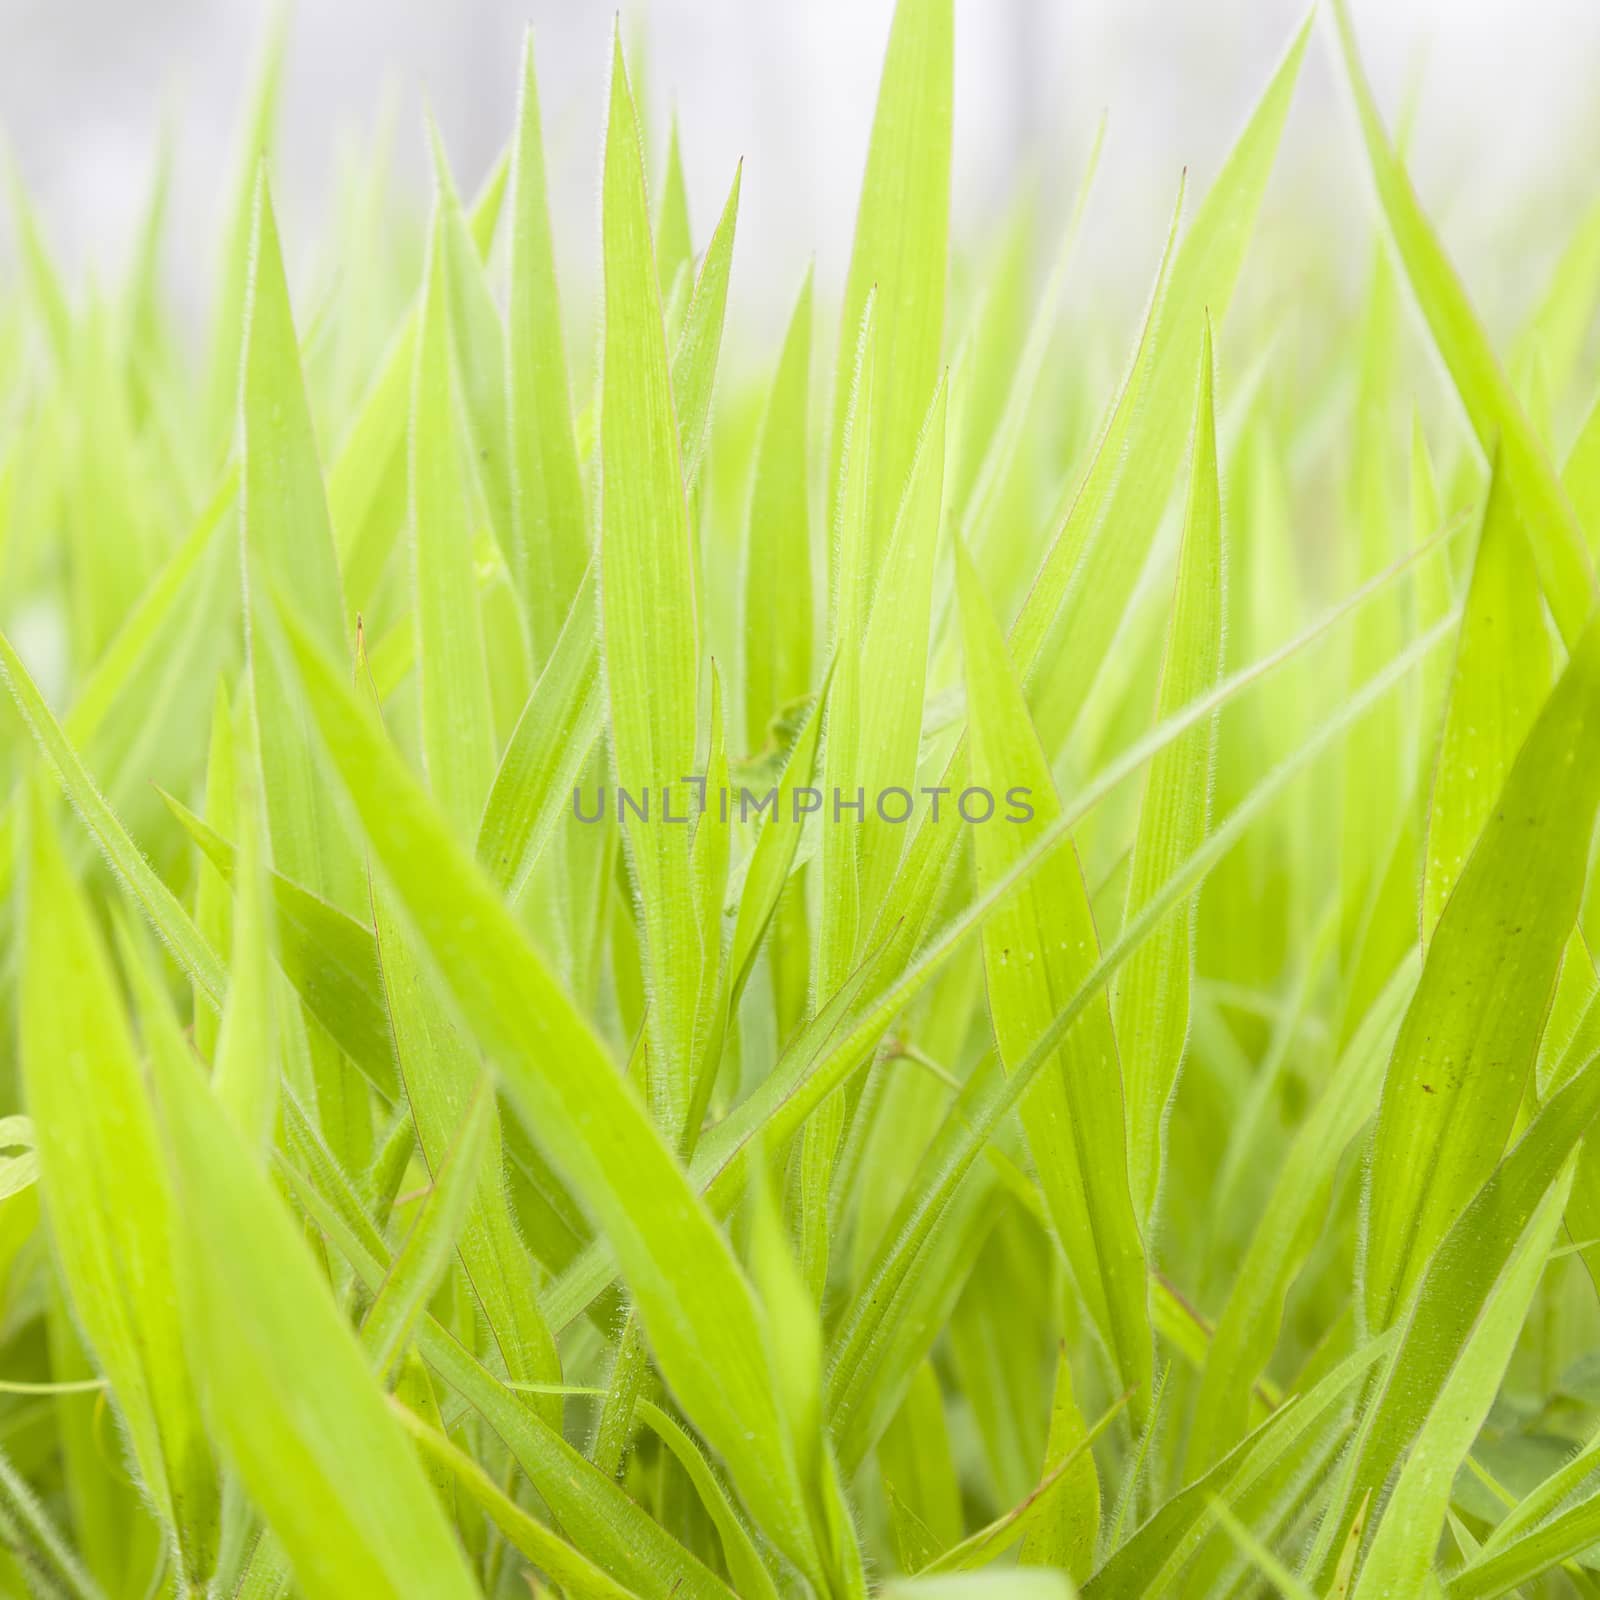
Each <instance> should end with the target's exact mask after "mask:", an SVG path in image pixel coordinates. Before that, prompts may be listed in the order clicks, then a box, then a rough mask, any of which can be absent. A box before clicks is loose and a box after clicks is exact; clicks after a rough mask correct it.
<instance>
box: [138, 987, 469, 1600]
mask: <svg viewBox="0 0 1600 1600" xmlns="http://www.w3.org/2000/svg"><path fill="white" fill-rule="evenodd" d="M146 1020H147V1024H148V1023H149V1022H150V1021H151V1020H152V1019H151V1018H149V1017H147V1019H146ZM151 1064H152V1070H153V1073H154V1078H155V1093H156V1098H157V1106H158V1109H159V1112H160V1118H161V1123H162V1127H163V1129H164V1132H165V1135H166V1140H165V1142H166V1149H167V1160H168V1164H169V1169H170V1171H171V1174H172V1180H173V1184H174V1187H175V1190H176V1193H177V1195H178V1197H179V1200H180V1204H181V1212H180V1214H181V1217H182V1219H183V1220H182V1236H183V1250H182V1257H181V1259H182V1262H183V1269H184V1272H183V1281H182V1288H183V1291H184V1294H183V1306H184V1319H185V1327H186V1332H187V1334H188V1336H189V1339H190V1345H189V1348H190V1349H191V1351H192V1352H193V1353H194V1357H195V1360H196V1364H197V1365H198V1366H199V1367H200V1369H201V1370H202V1371H203V1372H204V1373H205V1376H206V1388H207V1394H208V1403H209V1407H210V1414H211V1416H212V1418H213V1421H214V1423H215V1425H216V1426H217V1427H218V1429H219V1431H220V1433H221V1434H222V1437H223V1438H224V1439H225V1440H226V1442H227V1450H228V1456H229V1459H230V1461H231V1462H232V1464H233V1466H234V1467H235V1469H236V1470H237V1471H238V1473H239V1475H240V1478H241V1480H242V1482H243V1484H244V1486H245V1488H246V1490H247V1491H248V1493H249V1495H250V1498H251V1500H252V1501H253V1502H254V1503H255V1504H256V1505H257V1506H258V1507H259V1508H260V1509H261V1511H262V1513H263V1514H264V1515H265V1517H266V1520H267V1522H268V1524H269V1526H271V1528H272V1529H273V1531H274V1532H275V1533H276V1534H277V1536H278V1537H279V1538H280V1539H281V1540H282V1541H283V1545H284V1548H285V1549H286V1550H287V1552H288V1554H289V1557H290V1560H291V1561H292V1563H293V1565H294V1570H295V1578H296V1581H297V1583H298V1585H299V1587H300V1588H301V1589H302V1590H303V1591H304V1592H305V1593H306V1594H307V1596H311V1597H316V1596H327V1597H329V1600H332V1597H333V1596H335V1595H351V1594H363V1595H373V1596H388V1595H393V1596H395V1597H397V1600H398V1597H399V1596H401V1595H404V1594H414V1593H417V1592H418V1591H419V1590H421V1591H422V1592H426V1593H428V1594H437V1595H440V1596H461V1597H463V1600H466V1597H469V1596H475V1595H476V1594H477V1592H478V1591H477V1586H476V1585H475V1584H474V1583H473V1581H472V1579H471V1577H470V1575H469V1573H468V1570H467V1566H466V1562H465V1559H464V1557H463V1555H462V1552H461V1550H460V1547H459V1545H458V1544H457V1543H456V1540H455V1536H454V1533H453V1531H452V1529H451V1528H450V1527H449V1525H448V1523H447V1522H446V1520H445V1517H444V1515H443V1512H442V1511H441V1509H440V1506H439V1503H438V1501H437V1500H436V1499H435V1498H434V1495H433V1492H432V1490H431V1489H430V1488H429V1486H428V1483H427V1480H426V1478H425V1477H424V1475H423V1473H422V1469H421V1467H420V1465H419V1464H418V1462H417V1459H416V1456H415V1455H414V1454H413V1453H412V1452H411V1450H410V1449H409V1447H408V1446H407V1444H406V1441H405V1436H404V1434H403V1433H402V1432H401V1430H400V1429H399V1427H398V1426H397V1425H396V1423H395V1421H394V1419H393V1417H392V1416H391V1415H390V1414H389V1412H388V1409H387V1407H386V1405H385V1403H384V1399H383V1394H382V1390H381V1389H380V1387H379V1385H378V1382H377V1380H376V1378H375V1377H374V1376H373V1374H372V1372H371V1370H370V1369H369V1367H368V1363H367V1359H366V1357H365V1355H364V1354H363V1352H362V1349H361V1347H360V1345H359V1343H358V1342H357V1339H356V1336H355V1334H354V1332H353V1331H352V1330H351V1328H350V1326H349V1325H348V1323H347V1322H346V1321H345V1319H344V1315H343V1313H342V1312H341V1310H340V1308H339V1306H338V1304H337V1303H336V1301H335V1299H334V1297H333V1294H332V1291H331V1289H330V1286H329V1284H328V1282H327V1280H326V1278H325V1277H324V1276H323V1275H322V1273H321V1271H320V1270H319V1268H318V1266H317V1264H316V1262H315V1260H314V1258H313V1256H312V1254H311V1252H310V1251H309V1250H308V1249H307V1246H306V1240H305V1236H304V1234H303V1232H302V1230H301V1228H300V1227H299V1226H298V1224H297V1222H296V1220H295V1219H294V1218H293V1217H292V1216H291V1215H290V1213H289V1212H288V1211H287V1210H285V1208H284V1202H283V1200H282V1198H281V1197H280V1196H279V1194H278V1193H277V1192H276V1191H275V1189H274V1187H273V1185H272V1182H271V1179H270V1178H269V1176H268V1173H267V1171H266V1169H265V1168H264V1167H263V1166H262V1165H261V1164H260V1163H258V1162H257V1161H256V1160H255V1159H253V1158H252V1153H251V1152H250V1151H249V1150H248V1149H247V1148H246V1146H245V1145H244V1143H243V1141H242V1140H241V1138H240V1136H239V1134H238V1133H237V1132H236V1131H235V1130H234V1128H233V1127H232V1126H231V1124H230V1123H229V1122H228V1120H227V1118H226V1116H225V1115H224V1114H223V1112H222V1109H221V1107H220V1106H218V1104H217V1103H216V1101H215V1100H214V1099H213V1097H212V1095H211V1094H210V1092H209V1091H208V1089H207V1087H206V1084H205V1081H204V1079H203V1077H202V1076H201V1074H200V1072H199V1070H198V1065H197V1063H195V1062H194V1060H193V1059H192V1057H189V1056H188V1055H187V1052H186V1050H185V1048H184V1044H183V1040H182V1038H181V1036H180V1035H178V1033H177V1032H176V1024H175V1020H173V1019H170V1018H169V1019H168V1020H167V1022H166V1024H165V1026H164V1027H157V1028H156V1030H155V1037H154V1039H153V1040H152V1052H151Z"/></svg>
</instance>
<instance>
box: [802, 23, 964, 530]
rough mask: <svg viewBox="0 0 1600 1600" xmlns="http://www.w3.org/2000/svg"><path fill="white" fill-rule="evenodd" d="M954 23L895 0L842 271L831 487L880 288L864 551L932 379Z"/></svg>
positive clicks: (894, 491)
mask: <svg viewBox="0 0 1600 1600" xmlns="http://www.w3.org/2000/svg"><path fill="white" fill-rule="evenodd" d="M954 34H955V23H954V16H953V7H952V4H951V0H898V4H897V5H896V7H895V13H894V21H893V23H892V25H891V27H890V32H889V44H888V49H887V51H886V53H885V56H884V64H883V77H882V80H881V82H880V84H879V88H878V104H877V110H876V113H875V114H874V117H873V123H872V139H871V143H870V145H869V147H868V151H867V165H866V173H865V175H864V177H863V178H862V182H861V200H860V204H859V207H858V210H857V213H856V231H855V242H854V245H853V247H852V250H851V255H850V270H849V274H848V276H847V278H846V280H845V292H844V305H843V309H842V312H841V315H840V320H839V328H840V333H839V360H838V363H837V367H836V371H835V376H834V390H833V404H832V411H831V423H832V443H831V445H830V452H831V453H830V456H829V464H830V471H829V474H828V489H829V493H830V495H837V493H838V491H839V488H840V486H841V483H842V480H841V478H840V473H839V466H840V460H841V457H842V455H843V450H844V431H845V416H846V413H847V412H848V410H849V409H850V393H851V389H852V385H853V383H854V379H855V374H854V370H853V368H852V365H851V363H850V360H849V355H850V353H851V352H853V351H854V349H855V346H856V336H857V333H858V331H859V329H860V327H861V322H862V316H863V313H864V311H865V309H866V305H867V302H868V299H869V298H871V297H873V296H875V297H876V299H877V302H878V319H877V320H878V355H879V360H880V362H881V366H880V368H879V373H880V381H881V385H882V387H881V390H880V393H879V396H878V399H877V403H876V404H875V405H874V407H873V409H872V413H871V421H870V424H869V426H868V427H867V429H866V430H865V432H866V437H865V439H858V440H857V444H856V448H857V449H863V448H864V450H865V454H866V457H867V459H868V460H869V461H870V462H871V473H872V477H871V482H870V484H869V485H868V488H867V493H868V501H867V514H866V524H865V538H866V547H867V549H868V551H870V552H881V551H882V549H883V548H884V546H885V545H886V544H887V542H888V539H889V535H890V531H891V529H892V526H893V522H894V517H895V514H896V512H897V510H898V509H899V505H900V499H901V495H902V493H903V491H904V487H905V483H906V479H907V477H908V476H909V474H910V471H911V463H912V459H913V457H914V456H915V454H916V447H917V438H918V435H919V433H920V431H921V427H922V421H923V418H924V416H925V415H926V413H927V409H928V402H929V400H930V398H931V397H932V395H933V391H934V386H935V384H936V382H937V380H938V373H939V360H940V355H941V352H942V349H943V343H944V306H945V278H946V274H947V271H948V255H949V248H950V245H949V232H950V143H951V124H952V98H953V79H954V57H955V39H954ZM832 504H833V505H834V506H837V500H836V499H835V500H834V501H833V502H832ZM834 520H837V512H836V511H835V513H834Z"/></svg>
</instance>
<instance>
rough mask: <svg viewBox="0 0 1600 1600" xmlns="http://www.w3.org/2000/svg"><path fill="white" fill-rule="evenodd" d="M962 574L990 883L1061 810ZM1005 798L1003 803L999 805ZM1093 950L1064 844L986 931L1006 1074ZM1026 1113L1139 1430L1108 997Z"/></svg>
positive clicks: (1128, 1211)
mask: <svg viewBox="0 0 1600 1600" xmlns="http://www.w3.org/2000/svg"><path fill="white" fill-rule="evenodd" d="M957 581H958V586H959V588H960V592H961V618H962V632H963V638H964V642H965V655H966V664H967V702H968V705H969V707H970V708H971V724H972V779H973V785H974V787H975V788H976V789H977V790H978V791H979V792H980V793H984V794H987V795H989V796H991V797H992V799H993V802H994V805H995V807H996V816H995V817H992V818H990V819H988V820H986V821H982V822H979V823H977V824H976V825H975V827H974V832H973V849H974V852H975V855H976V859H977V868H978V885H979V888H980V890H986V889H990V888H992V887H993V885H995V884H996V883H997V882H1001V881H1003V880H1004V878H1005V876H1006V873H1007V872H1008V871H1009V870H1010V869H1011V868H1013V867H1014V866H1015V865H1016V863H1017V862H1018V861H1020V860H1022V859H1025V857H1026V856H1027V854H1028V852H1029V851H1030V850H1031V849H1032V848H1033V847H1035V846H1036V845H1037V844H1038V843H1039V842H1040V841H1041V840H1042V839H1043V838H1046V837H1048V836H1049V834H1050V833H1051V831H1052V825H1053V824H1054V823H1055V822H1056V821H1057V820H1058V819H1059V818H1060V816H1061V814H1062V807H1061V801H1060V798H1059V796H1058V795H1057V794H1056V790H1055V784H1054V782H1053V781H1052V779H1051V776H1050V764H1049V761H1048V760H1047V759H1046V757H1045V753H1044V750H1043V749H1042V748H1041V746H1040V744H1039V739H1038V735H1037V733H1035V731H1034V728H1033V724H1032V722H1031V721H1030V719H1029V717H1028V710H1027V704H1026V702H1025V701H1024V699H1023V697H1022V690H1021V687H1020V686H1019V684H1018V683H1017V680H1016V677H1015V675H1014V674H1013V672H1012V670H1011V666H1010V663H1009V662H1008V661H1007V659H1006V647H1005V639H1004V636H1003V635H1002V634H1001V632H1000V628H999V625H998V624H997V623H996V622H995V620H994V617H993V614H992V613H991V612H990V611H989V609H988V602H987V600H986V599H985V597H984V594H983V590H982V588H981V586H980V584H979V581H978V577H977V574H976V573H975V572H974V571H973V570H972V566H971V564H970V562H969V561H968V560H967V558H966V556H965V554H964V553H963V552H961V551H958V552H957ZM968 792H969V793H970V792H971V791H968ZM1019 794H1020V795H1021V796H1022V799H1023V804H1022V805H1020V806H1019V805H1018V804H1017V802H1016V797H1017V796H1018V795H1019ZM1001 806H1004V807H1006V808H1007V809H1006V811H1005V812H1004V813H1000V812H999V809H998V808H999V807H1001ZM1099 955H1100V940H1099V935H1098V933H1097V931H1096V929H1095V924H1094V914H1093V912H1092V910H1091V909H1090V905H1089V895H1088V890H1087V887H1086V886H1085V884H1084V881H1083V871H1082V867H1081V865H1080V863H1079V861H1078V856H1077V852H1076V850H1075V849H1074V847H1073V845H1072V844H1071V842H1070V841H1063V843H1062V845H1061V847H1060V848H1058V850H1057V851H1056V853H1055V854H1054V856H1052V857H1050V858H1049V859H1047V860H1046V861H1045V862H1044V863H1043V864H1042V865H1041V866H1040V867H1039V868H1038V870H1037V871H1035V872H1034V873H1033V874H1032V875H1031V876H1030V877H1029V879H1028V881H1027V883H1026V884H1025V885H1023V886H1020V887H1019V889H1018V891H1017V893H1016V894H1015V895H1014V896H1012V897H1011V898H1009V899H1007V900H1005V901H1002V902H1001V903H1000V904H999V905H998V906H997V907H996V908H995V909H994V911H992V912H991V913H990V915H989V916H988V918H987V919H986V921H985V923H984V927H983V963H984V971H985V973H986V975H987V978H988V985H989V1009H990V1015H991V1017H992V1018H993V1021H994V1030H995V1039H996V1042H997V1043H998V1044H999V1047H1000V1056H1001V1059H1002V1060H1003V1061H1004V1062H1005V1064H1006V1067H1007V1070H1008V1071H1012V1072H1015V1071H1016V1070H1017V1068H1018V1067H1019V1066H1020V1065H1021V1063H1022V1062H1023V1061H1024V1060H1026V1059H1027V1057H1028V1056H1029V1054H1030V1053H1031V1052H1032V1051H1033V1049H1034V1047H1035V1046H1036V1044H1037V1043H1038V1041H1039V1038H1040V1035H1041V1033H1042V1032H1043V1031H1044V1029H1045V1028H1046V1027H1047V1026H1048V1024H1049V1022H1050V1020H1051V1019H1052V1018H1053V1017H1054V1016H1055V1015H1056V1013H1057V1012H1059V1011H1060V1009H1061V1007H1062V1005H1063V1004H1064V1003H1065V1001H1066V999H1067V997H1068V996H1069V995H1071V994H1072V992H1073V991H1074V990H1075V989H1076V988H1077V987H1078V985H1079V984H1080V983H1081V982H1082V980H1083V978H1084V977H1085V975H1086V974H1088V973H1089V972H1091V971H1092V970H1093V969H1094V966H1095V964H1096V962H1097V961H1098V959H1099ZM1021 1115H1022V1125H1023V1127H1024V1129H1025V1130H1026V1132H1027V1136H1028V1147H1029V1151H1030V1153H1031V1154H1032V1156H1033V1162H1034V1167H1035V1169H1036V1171H1037V1173H1038V1177H1039V1184H1040V1187H1041V1188H1042V1189H1043V1191H1044V1196H1045V1201H1046V1204H1047V1206H1048V1207H1049V1211H1050V1219H1051V1222H1052V1224H1053V1226H1054V1228H1055V1231H1056V1235H1057V1237H1058V1238H1059V1240H1060V1242H1061V1247H1062V1249H1063V1250H1064V1251H1065V1252H1066V1256H1067V1261H1068V1263H1069V1264H1070V1266H1071V1268H1072V1274H1073V1279H1074V1282H1075V1283H1076V1285H1077V1289H1078V1292H1079V1293H1080V1294H1081V1295H1082V1296H1083V1298H1084V1300H1085V1301H1086V1303H1087V1304H1088V1307H1089V1311H1090V1315H1091V1317H1092V1318H1093V1320H1094V1325H1095V1327H1096V1329H1097V1330H1098V1332H1099V1334H1100V1337H1101V1338H1102V1339H1103V1340H1104V1341H1105V1344H1106V1348H1107V1350H1108V1351H1109V1352H1110V1355H1111V1359H1112V1362H1113V1363H1114V1365H1115V1368H1116V1372H1117V1377H1118V1381H1119V1383H1120V1384H1121V1385H1122V1387H1124V1388H1126V1389H1131V1390H1132V1391H1133V1394H1132V1396H1131V1399H1130V1404H1129V1412H1130V1415H1131V1416H1132V1417H1133V1419H1134V1421H1135V1423H1136V1425H1142V1424H1143V1422H1144V1419H1145V1418H1146V1416H1147V1415H1148V1409H1149V1405H1150V1399H1151V1388H1152V1383H1153V1379H1154V1341H1153V1338H1152V1335H1151V1331H1150V1306H1149V1298H1148V1294H1147V1291H1146V1288H1145V1254H1144V1242H1143V1239H1142V1237H1141V1232H1140V1226H1139V1219H1138V1216H1137V1214H1136V1212H1135V1208H1134V1199H1133V1192H1132V1189H1131V1187H1130V1183H1129V1172H1128V1156H1127V1145H1126V1143H1125V1133H1124V1127H1125V1124H1124V1120H1123V1117H1124V1112H1123V1088H1122V1066H1121V1061H1120V1059H1119V1056H1118V1051H1117V1038H1116V1035H1115V1033H1114V1032H1113V1029H1112V1022H1111V1008H1110V1005H1109V1004H1108V1003H1107V1001H1106V1000H1105V999H1104V998H1103V997H1102V998H1100V999H1099V1000H1098V1001H1097V1002H1096V1003H1095V1004H1093V1005H1091V1006H1089V1007H1088V1008H1086V1010H1085V1013H1084V1015H1083V1017H1082V1018H1081V1019H1080V1020H1079V1022H1078V1023H1077V1025H1076V1026H1075V1027H1074V1028H1073V1029H1072V1031H1071V1032H1070V1033H1069V1034H1067V1036H1066V1038H1065V1040H1064V1041H1063V1044H1062V1047H1061V1049H1060V1052H1059V1054H1058V1055H1057V1057H1056V1059H1055V1061H1054V1062H1052V1063H1051V1065H1050V1066H1049V1067H1048V1068H1046V1069H1045V1070H1044V1071H1042V1072H1040V1073H1039V1074H1038V1076H1037V1078H1036V1079H1035V1082H1034V1084H1033V1086H1032V1087H1031V1088H1030V1089H1029V1090H1028V1092H1027V1094H1026V1095H1025V1097H1024V1098H1023V1100H1022V1104H1021Z"/></svg>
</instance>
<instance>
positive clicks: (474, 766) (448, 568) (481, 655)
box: [411, 197, 503, 839]
mask: <svg viewBox="0 0 1600 1600" xmlns="http://www.w3.org/2000/svg"><path fill="white" fill-rule="evenodd" d="M448 204H449V201H448V199H446V198H444V197H441V199H440V201H439V210H438V211H437V212H436V215H435V220H434V229H433V237H432V242H431V244H430V246H429V250H428V264H427V268H426V273H425V278H424V288H423V304H422V325H421V330H420V332H419V334H418V341H417V364H416V371H415V375H414V378H413V384H412V391H411V522H412V540H413V562H412V581H413V586H412V593H413V596H414V604H415V606H416V615H417V677H418V680H419V690H420V693H419V704H420V718H419V725H420V731H421V748H422V765H423V770H424V771H425V772H426V773H427V776H428V786H429V788H430V789H431V790H432V791H433V794H434V797H435V798H436V799H437V800H438V802H439V807H440V809H441V810H442V811H443V812H444V814H445V815H446V816H447V817H448V818H449V819H450V822H451V825H452V826H453V827H454V828H455V830H456V835H457V837H458V838H463V839H468V838H471V837H473V836H474V834H475V833H476V831H477V826H478V819H479V818H480V816H481V815H482V813H483V803H484V799H485V797H486V796H487V795H488V793H489V784H490V781H491V779H492V778H493V775H494V766H495V739H494V720H493V713H492V712H491V709H490V704H489V668H488V661H487V657H486V654H485V650H484V639H483V621H482V617H481V615H480V613H479V611H478V595H477V583H476V579H475V578H474V576H473V556H472V549H471V526H470V522H469V518H468V504H467V493H466V484H465V482H464V481H463V478H462V473H461V460H462V454H461V443H460V437H459V434H458V431H457V426H458V424H457V415H458V413H457V395H456V384H455V373H454V370H453V364H452V362H451V358H450V344H451V336H450V317H451V300H452V299H453V296H452V293H451V283H452V280H453V277H454V274H455V271H456V270H457V268H458V266H459V263H458V262H452V260H451V252H450V251H449V249H448V247H447V245H446V242H445V237H444V234H445V229H446V228H447V227H448V226H449V224H448V222H447V221H446V219H445V218H444V216H443V215H442V211H443V208H444V207H445V206H447V205H448ZM469 253H470V252H469ZM474 265H475V263H474ZM497 353H498V352H497ZM498 367H499V363H498V361H497V362H496V370H498ZM502 431H503V430H502ZM481 448H482V446H480V449H481Z"/></svg>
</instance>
